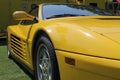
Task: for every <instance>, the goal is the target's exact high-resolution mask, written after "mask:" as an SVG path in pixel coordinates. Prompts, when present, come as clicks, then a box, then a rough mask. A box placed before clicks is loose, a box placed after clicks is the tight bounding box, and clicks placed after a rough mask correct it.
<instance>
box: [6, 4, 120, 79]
mask: <svg viewBox="0 0 120 80" xmlns="http://www.w3.org/2000/svg"><path fill="white" fill-rule="evenodd" d="M42 6H43V5H39V13H42V12H41V11H42V10H41V9H42ZM27 15H28V14H27ZM17 17H18V15H17ZM19 19H20V17H19ZM32 19H33V18H32V16H30V15H29V19H27V18H26V17H25V18H24V19H23V18H21V20H32ZM7 30H8V49H9V51H10V53H11V55H12V57H14V58H15V59H17V60H18V61H19V62H20V63H23V64H24V65H25V66H27V67H28V68H29V70H31V71H32V72H33V73H34V67H33V65H34V60H33V56H34V54H35V52H34V51H35V46H36V45H35V44H36V43H37V39H39V37H40V36H42V35H43V33H44V34H46V35H47V36H49V39H50V41H51V43H52V44H53V45H54V50H55V53H56V57H57V63H58V68H59V75H60V80H73V79H74V80H119V79H120V76H119V74H120V17H119V16H75V17H62V18H52V19H46V20H43V19H42V14H39V16H38V22H37V23H34V24H29V25H22V24H18V25H13V26H9V27H8V29H7Z"/></svg>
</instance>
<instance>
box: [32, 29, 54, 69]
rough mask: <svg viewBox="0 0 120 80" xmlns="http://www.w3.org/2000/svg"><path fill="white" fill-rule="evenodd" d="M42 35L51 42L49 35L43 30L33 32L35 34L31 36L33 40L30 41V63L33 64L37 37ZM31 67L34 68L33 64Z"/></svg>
mask: <svg viewBox="0 0 120 80" xmlns="http://www.w3.org/2000/svg"><path fill="white" fill-rule="evenodd" d="M42 36H45V37H47V38H48V39H49V40H50V42H51V43H52V41H51V39H50V37H49V35H48V34H47V33H46V32H45V31H44V30H39V31H37V32H36V34H35V36H34V38H33V42H32V63H33V64H34V60H35V54H34V52H35V45H36V42H37V41H38V39H39V38H40V37H42ZM33 68H34V66H33Z"/></svg>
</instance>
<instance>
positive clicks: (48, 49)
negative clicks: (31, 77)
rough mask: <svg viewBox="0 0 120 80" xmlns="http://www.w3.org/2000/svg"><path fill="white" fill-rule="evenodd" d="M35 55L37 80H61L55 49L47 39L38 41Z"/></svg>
mask: <svg viewBox="0 0 120 80" xmlns="http://www.w3.org/2000/svg"><path fill="white" fill-rule="evenodd" d="M35 53H36V56H35V62H34V63H35V67H34V68H35V80H60V78H59V70H58V64H57V59H56V55H55V51H54V47H53V45H52V43H51V42H50V40H49V39H48V38H47V37H45V36H42V37H41V38H40V39H39V40H38V41H37V45H36V49H35Z"/></svg>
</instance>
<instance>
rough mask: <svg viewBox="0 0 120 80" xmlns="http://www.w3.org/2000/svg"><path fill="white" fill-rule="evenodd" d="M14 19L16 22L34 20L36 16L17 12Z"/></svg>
mask: <svg viewBox="0 0 120 80" xmlns="http://www.w3.org/2000/svg"><path fill="white" fill-rule="evenodd" d="M13 18H14V19H15V20H34V16H32V15H30V14H28V13H27V12H25V11H15V12H14V13H13Z"/></svg>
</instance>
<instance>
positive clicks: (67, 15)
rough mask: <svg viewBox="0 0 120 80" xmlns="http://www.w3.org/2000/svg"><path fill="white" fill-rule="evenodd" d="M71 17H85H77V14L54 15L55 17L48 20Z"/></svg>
mask: <svg viewBox="0 0 120 80" xmlns="http://www.w3.org/2000/svg"><path fill="white" fill-rule="evenodd" d="M70 16H85V15H77V14H60V15H53V16H50V17H47V19H51V18H60V17H70Z"/></svg>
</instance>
